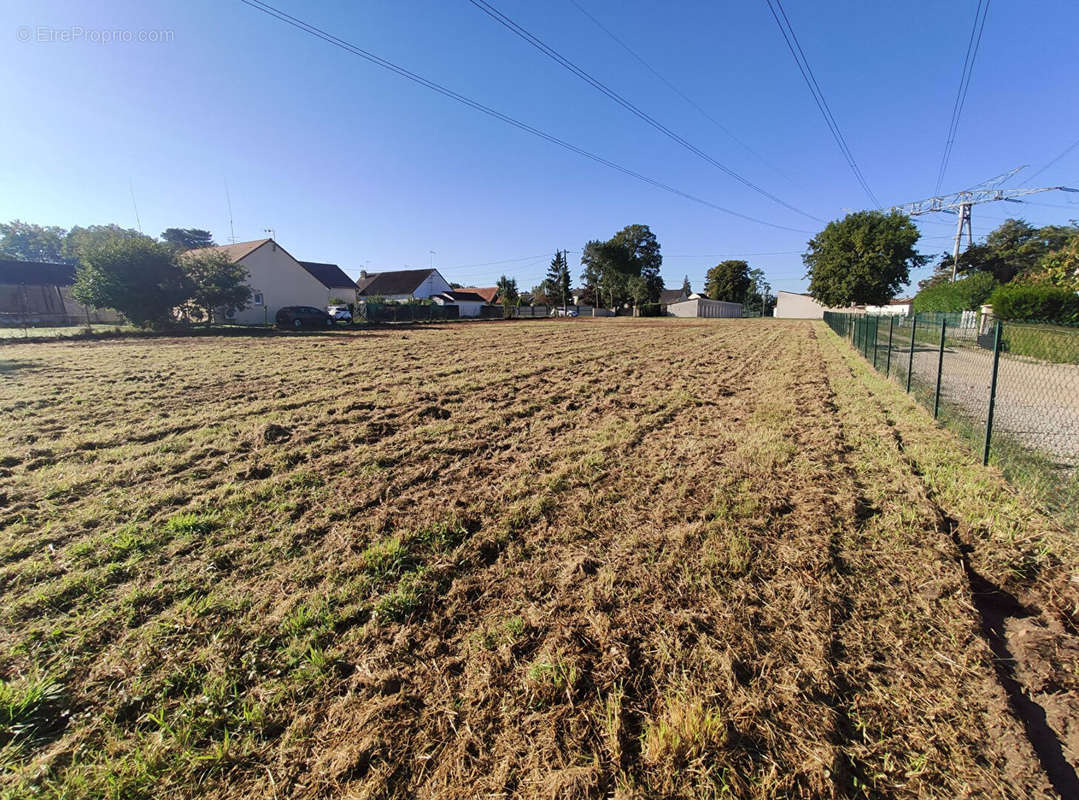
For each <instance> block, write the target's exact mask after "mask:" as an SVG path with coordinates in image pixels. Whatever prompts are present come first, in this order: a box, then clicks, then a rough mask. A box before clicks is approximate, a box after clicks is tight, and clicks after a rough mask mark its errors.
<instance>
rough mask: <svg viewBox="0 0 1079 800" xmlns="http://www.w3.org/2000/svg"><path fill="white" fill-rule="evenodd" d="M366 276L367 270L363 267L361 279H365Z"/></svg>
mask: <svg viewBox="0 0 1079 800" xmlns="http://www.w3.org/2000/svg"><path fill="white" fill-rule="evenodd" d="M366 278H367V270H365V269H361V270H360V280H361V281H362V280H365V279H366Z"/></svg>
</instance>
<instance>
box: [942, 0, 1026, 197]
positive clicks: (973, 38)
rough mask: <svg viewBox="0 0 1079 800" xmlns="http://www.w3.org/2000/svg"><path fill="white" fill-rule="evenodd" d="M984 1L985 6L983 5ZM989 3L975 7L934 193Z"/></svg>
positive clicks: (963, 102)
mask: <svg viewBox="0 0 1079 800" xmlns="http://www.w3.org/2000/svg"><path fill="white" fill-rule="evenodd" d="M983 1H984V4H985V5H984V7H983V5H982V3H983ZM989 3H990V0H978V7H977V8H975V9H974V25H973V27H972V28H971V29H970V39H969V40H968V41H967V53H966V56H964V58H963V70H962V72H961V73H960V75H959V90H958V91H957V92H956V94H955V103H953V104H952V119H951V122H950V123H949V124H948V138H947V139H946V140H945V142H944V155H943V156H942V157H941V159H940V169H939V170H937V188H936V189H934V190H933V193H934V194H940V187H941V186H942V185H943V183H944V173H945V172H946V171H947V170H948V162H949V161H950V160H951V157H952V147H953V146H954V145H955V137H956V135H957V134H958V133H959V118H960V117H961V116H962V114H963V106H964V105H966V102H967V90H968V89H969V88H970V79H971V76H972V75H973V74H974V59H976V58H977V57H978V48H979V46H980V45H981V43H982V31H984V30H985V18H986V17H987V16H988V15H989ZM979 15H980V16H979ZM1028 180H1029V179H1028Z"/></svg>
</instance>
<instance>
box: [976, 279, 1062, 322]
mask: <svg viewBox="0 0 1079 800" xmlns="http://www.w3.org/2000/svg"><path fill="white" fill-rule="evenodd" d="M989 303H990V304H991V305H992V306H993V314H994V315H995V316H997V317H998V318H1000V319H1006V320H1015V319H1018V320H1024V319H1027V320H1042V321H1045V322H1071V323H1074V322H1079V294H1076V293H1075V292H1073V291H1072V290H1071V289H1064V288H1061V287H1058V286H1044V285H1041V286H1025V285H1016V284H1008V285H1007V286H1001V287H999V288H997V289H996V291H994V292H993V294H992V295H991V296H990V298H989Z"/></svg>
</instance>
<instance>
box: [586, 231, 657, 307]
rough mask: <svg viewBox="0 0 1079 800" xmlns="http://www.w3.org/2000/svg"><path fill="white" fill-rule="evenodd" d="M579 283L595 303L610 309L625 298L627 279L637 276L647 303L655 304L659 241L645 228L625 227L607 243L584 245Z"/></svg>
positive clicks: (594, 242)
mask: <svg viewBox="0 0 1079 800" xmlns="http://www.w3.org/2000/svg"><path fill="white" fill-rule="evenodd" d="M581 265H582V266H583V267H584V271H583V272H582V273H581V282H582V283H583V284H584V286H585V287H586V289H590V290H592V292H593V293H595V295H596V296H597V298H598V300H597V302H609V303H610V305H611V307H612V308H614V307H616V306H618V305H619V304H620V303H622V302H624V301H625V300H627V299H630V298H629V294H628V290H627V280H628V279H629V278H630V277H633V276H637V277H640V278H642V279H643V280H644V285H645V287H646V288H647V299H646V300H645V302H647V303H656V302H659V293H660V292H661V291H662V290H663V278H662V276H661V275H660V268H661V267H662V265H663V256H662V255H661V253H660V246H659V241H658V240H657V239H656V236H655V234H654V233H652V231H651V229H650V228H649V227H648V226H647V225H627V226H626V227H625V228H623V229H622V230H620V231H619V232H618V233H616V234H615V235H614V236H612V237H611V238H610V239H608V240H607V241H605V242H604V241H599V240H595V239H594V240H592V241H590V242H587V243H586V244H585V246H584V250H583V251H582V254H581Z"/></svg>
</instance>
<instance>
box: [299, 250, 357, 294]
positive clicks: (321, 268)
mask: <svg viewBox="0 0 1079 800" xmlns="http://www.w3.org/2000/svg"><path fill="white" fill-rule="evenodd" d="M300 266H301V267H303V268H304V269H305V270H307V271H308V272H309V273H311V276H312V277H314V279H315V280H317V281H318V282H319V283H321V284H322V285H323V286H325V287H326V303H327V304H328V303H329V302H330V301H331V300H333V299H334V298H338V299H339V300H344V301H345V302H346V303H355V302H356V284H355V282H354V281H353V280H352V278H350V277H349V276H348V275H346V274H345V273H344V270H342V269H341V268H340V267H339V266H337V265H336V264H324V263H322V262H320V261H301V262H300Z"/></svg>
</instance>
